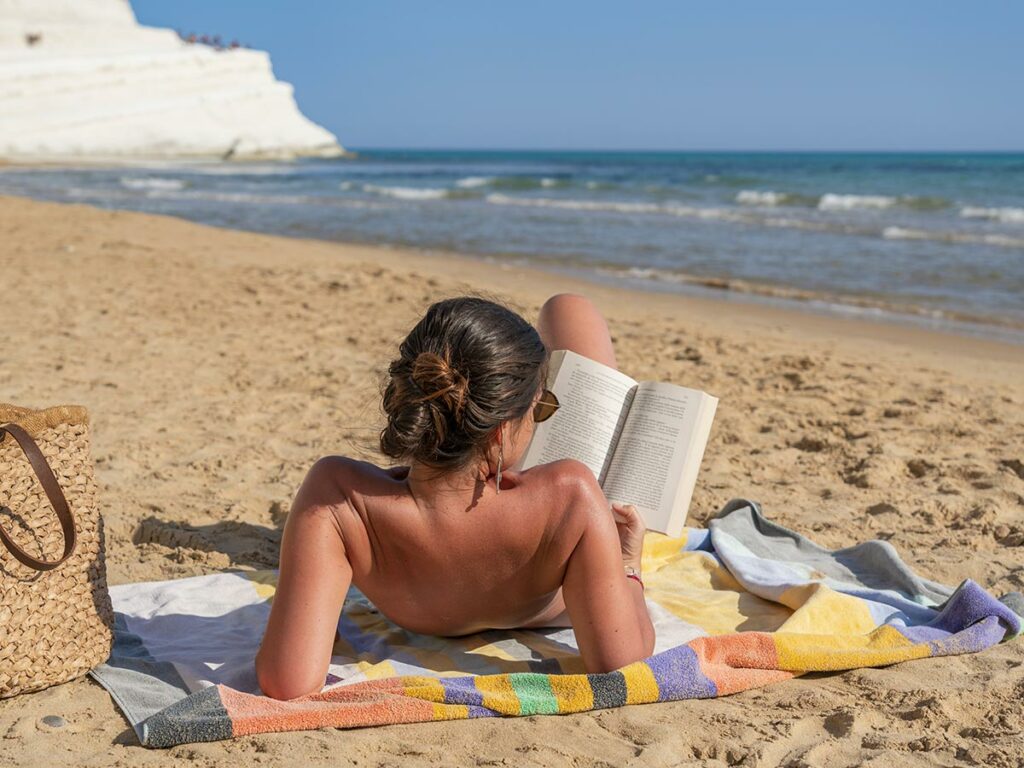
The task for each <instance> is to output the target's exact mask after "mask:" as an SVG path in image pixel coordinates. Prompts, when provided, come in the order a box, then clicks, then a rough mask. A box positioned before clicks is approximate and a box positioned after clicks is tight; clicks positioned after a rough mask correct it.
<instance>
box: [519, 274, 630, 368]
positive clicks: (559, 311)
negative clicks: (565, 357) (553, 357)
mask: <svg viewBox="0 0 1024 768" xmlns="http://www.w3.org/2000/svg"><path fill="white" fill-rule="evenodd" d="M537 331H538V332H539V333H540V337H541V339H542V340H543V341H544V345H545V346H546V347H547V348H548V349H549V350H551V351H554V350H556V349H571V350H572V351H573V352H576V353H577V354H580V355H583V356H584V357H589V358H590V359H591V360H597V361H598V362H599V363H604V364H605V365H608V366H611V367H612V368H616V369H617V368H618V367H619V366H618V364H617V363H616V361H615V349H614V347H613V346H612V337H611V333H610V332H609V330H608V323H606V322H605V319H604V316H603V315H602V314H601V313H600V311H598V309H597V307H595V306H594V304H593V302H591V301H590V299H588V298H587V297H586V296H581V295H579V294H577V293H558V294H555V295H554V296H552V297H551V298H550V299H548V300H547V301H545V302H544V306H543V307H541V309H540V317H539V318H538V320H537Z"/></svg>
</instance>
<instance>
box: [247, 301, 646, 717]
mask: <svg viewBox="0 0 1024 768" xmlns="http://www.w3.org/2000/svg"><path fill="white" fill-rule="evenodd" d="M555 349H571V350H573V351H575V352H577V353H579V354H581V355H584V356H586V357H590V358H592V359H594V360H598V361H599V362H602V363H604V364H605V365H610V366H612V367H616V363H615V353H614V350H613V349H612V341H611V337H610V335H609V332H608V327H607V325H606V323H605V320H604V318H603V317H602V316H601V314H600V313H599V312H598V311H597V309H596V308H595V307H594V306H593V305H592V304H591V303H590V302H589V301H588V300H587V299H585V298H584V297H582V296H577V295H574V294H559V295H557V296H553V297H552V298H550V299H548V301H547V302H546V303H545V304H544V306H543V308H542V309H541V313H540V319H539V322H538V327H537V328H536V329H535V328H534V327H533V326H532V325H530V324H529V323H528V322H526V321H525V320H524V319H523V318H522V317H520V316H519V315H518V314H516V313H515V312H513V311H511V310H509V309H507V308H506V307H503V306H501V305H499V304H496V303H493V302H490V301H487V300H485V299H481V298H476V297H461V298H454V299H447V300H445V301H441V302H438V303H436V304H434V305H432V306H431V307H430V309H429V310H428V311H427V313H426V315H425V316H424V317H423V319H422V320H420V322H419V323H418V324H417V325H416V327H415V328H413V329H412V331H411V332H410V333H409V335H408V337H407V338H406V339H405V341H404V342H402V344H401V346H400V347H399V357H398V358H397V359H396V360H394V361H393V362H392V363H391V366H390V368H389V376H390V379H389V381H388V383H387V385H386V389H385V391H384V398H383V409H384V412H385V414H386V416H387V424H386V426H385V427H384V429H383V431H382V432H381V435H380V447H381V450H382V452H383V453H384V454H385V455H387V456H389V457H391V458H394V459H398V460H400V461H408V462H409V465H408V466H400V467H392V468H390V469H382V468H379V467H377V466H375V465H373V464H370V463H367V462H363V461H356V460H354V459H348V458H344V457H341V456H331V457H327V458H324V459H321V460H320V461H318V462H317V463H316V464H315V465H314V466H313V468H312V469H311V470H310V471H309V473H308V475H307V476H306V479H305V481H304V482H303V484H302V487H301V488H300V489H299V491H298V494H297V495H296V497H295V501H294V503H293V505H292V509H291V513H290V514H289V516H288V522H287V524H286V525H285V529H284V538H283V540H282V543H281V564H280V575H279V579H278V585H277V592H276V594H275V596H274V601H273V606H272V608H271V612H270V619H269V622H268V624H267V629H266V634H265V635H264V637H263V643H262V646H261V647H260V651H259V653H258V654H257V656H256V673H257V676H258V679H259V683H260V687H261V688H262V689H263V692H264V693H265V694H267V695H268V696H272V697H274V698H278V699H291V698H296V697H299V696H303V695H306V694H310V693H316V692H318V691H320V690H321V688H322V687H323V685H324V680H325V678H326V675H327V668H328V664H329V662H330V657H331V648H332V645H333V643H334V637H335V631H336V628H337V624H338V617H339V615H340V613H341V609H342V604H343V603H344V600H345V594H346V592H347V591H348V588H349V585H350V584H355V585H356V587H358V588H359V589H360V590H361V591H362V592H363V594H365V595H366V596H367V598H369V599H370V600H371V601H372V602H373V603H374V605H375V606H376V607H377V609H378V610H380V611H381V613H383V614H384V615H385V616H386V617H387V618H389V619H390V620H391V621H393V622H394V623H395V624H398V625H399V626H401V627H404V628H405V629H407V630H409V631H411V632H419V633H423V634H430V635H444V636H457V635H465V634H469V633H473V632H479V631H482V630H485V629H512V628H517V627H552V626H562V627H564V626H572V627H573V629H574V631H575V635H576V640H577V643H578V645H579V650H580V655H581V656H582V658H583V663H584V665H585V667H586V669H587V671H588V672H606V671H610V670H613V669H617V668H619V667H622V666H624V665H626V664H630V663H632V662H634V661H639V660H640V659H643V658H646V657H647V656H649V655H651V653H652V652H653V648H654V628H653V627H652V625H651V619H650V616H649V615H648V612H647V605H646V603H645V602H644V595H643V584H642V582H641V581H640V579H639V572H640V554H641V548H642V544H643V535H644V525H643V521H642V520H641V519H640V516H639V515H638V514H637V511H636V509H635V508H634V507H633V506H631V505H621V506H620V505H615V506H614V508H612V507H611V506H610V505H609V503H608V501H607V499H606V498H605V496H604V493H603V491H602V490H601V488H600V486H598V484H597V481H596V479H595V478H594V475H593V473H592V472H591V471H590V470H589V469H588V468H587V467H586V466H585V465H584V464H582V463H581V462H578V461H575V460H572V459H565V460H562V461H555V462H552V463H550V464H543V465H540V466H536V467H533V468H531V469H528V470H525V471H512V470H511V469H509V468H510V467H512V466H514V465H515V464H516V463H517V461H518V460H519V458H520V456H521V455H522V453H523V451H524V450H525V449H526V446H527V444H528V443H529V441H530V437H531V435H532V434H533V428H534V423H535V422H536V421H542V420H544V419H546V418H556V419H557V418H558V413H557V401H556V400H555V399H554V396H553V395H552V394H551V393H550V392H548V391H547V390H546V389H545V388H544V383H545V381H546V374H547V365H548V355H549V352H550V351H551V350H555Z"/></svg>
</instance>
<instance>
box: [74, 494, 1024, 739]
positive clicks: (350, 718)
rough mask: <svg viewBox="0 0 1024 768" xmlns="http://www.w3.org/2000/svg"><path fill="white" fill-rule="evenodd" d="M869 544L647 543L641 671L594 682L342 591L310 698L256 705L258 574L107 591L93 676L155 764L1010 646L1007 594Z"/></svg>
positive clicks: (553, 641)
mask: <svg viewBox="0 0 1024 768" xmlns="http://www.w3.org/2000/svg"><path fill="white" fill-rule="evenodd" d="M882 544H884V543H882V542H868V543H867V544H863V545H859V547H851V548H849V549H846V550H839V551H837V552H829V551H827V550H823V549H821V548H819V547H817V546H816V545H814V544H813V543H812V542H810V541H808V540H807V539H804V538H803V537H801V536H799V535H797V534H795V533H793V532H791V531H787V530H786V529H783V528H780V527H779V526H775V525H773V524H771V523H769V522H768V521H766V520H765V519H764V518H763V516H762V515H761V513H760V509H759V508H758V506H757V505H756V504H755V503H753V502H749V501H746V500H736V501H733V502H730V504H729V505H726V507H725V508H724V509H723V511H722V512H721V513H720V514H719V517H718V518H717V519H716V520H714V521H712V523H711V525H710V529H709V531H688V532H687V534H686V536H684V537H683V538H681V539H668V538H666V537H661V536H656V535H653V534H652V535H649V536H648V541H647V542H646V544H645V551H644V570H645V580H646V581H647V583H648V594H649V605H650V608H651V613H652V616H653V618H654V621H655V627H656V631H657V633H658V646H657V647H656V649H655V650H656V653H655V654H654V655H653V656H651V657H650V658H648V659H646V660H644V661H641V662H637V663H635V664H630V665H629V666H627V667H623V668H622V669H620V670H617V671H615V672H609V673H607V674H598V675H594V674H585V673H583V671H582V668H581V666H580V664H579V657H578V655H577V653H576V648H575V641H574V639H573V637H572V632H571V630H548V631H539V632H534V631H529V632H528V631H518V632H487V633H483V634H482V635H478V636H474V637H472V638H428V637H424V636H419V635H413V634H410V633H407V632H405V631H404V630H402V629H400V628H399V627H396V626H395V625H394V624H391V623H390V622H389V621H387V620H386V619H384V618H383V617H382V616H381V615H380V614H379V613H378V612H376V611H375V610H374V609H373V607H372V606H371V605H370V604H369V603H368V602H367V601H366V600H365V598H363V597H362V596H361V595H359V594H358V593H357V592H355V591H354V592H353V594H352V595H350V599H349V601H348V602H347V603H346V609H345V612H344V615H343V617H342V619H341V622H340V623H339V641H338V643H337V644H336V646H335V656H334V658H333V659H332V665H331V674H330V676H329V677H328V680H327V685H326V687H325V688H324V690H323V691H322V692H320V693H318V694H315V695H312V696H307V697H304V698H302V699H298V700H295V701H289V702H281V701H276V700H273V699H269V698H267V697H265V696H262V695H260V694H259V688H258V686H257V685H256V683H255V677H254V673H253V671H252V658H253V656H254V655H255V649H256V646H257V645H258V643H259V638H260V636H261V635H262V623H263V622H265V621H266V614H267V610H268V609H267V603H268V601H269V598H270V597H271V596H272V587H273V574H272V573H268V572H258V573H228V574H216V575H213V576H206V577H198V578H194V579H183V580H180V581H171V582H157V583H150V584H134V585H125V586H122V587H115V588H114V590H113V592H114V595H113V597H114V604H115V608H116V609H117V611H118V613H119V622H118V628H117V630H118V631H117V642H116V645H115V650H114V654H113V656H112V657H111V659H110V661H109V662H108V663H107V664H105V665H103V666H101V667H100V668H98V669H97V670H95V672H94V676H95V677H96V678H97V679H98V680H99V681H100V682H101V683H102V684H103V685H104V686H105V687H107V689H108V690H110V692H111V693H112V694H113V695H114V698H115V701H117V703H118V704H119V705H120V706H121V708H122V709H123V710H124V712H125V714H126V716H127V717H128V718H129V720H130V721H131V722H132V723H133V725H135V727H136V731H137V733H138V734H139V738H140V740H141V741H142V743H143V744H145V745H147V746H151V747H167V746H172V745H175V744H182V743H189V742H196V741H210V740H216V739H227V738H233V737H236V736H242V735H246V734H254V733H265V732H268V731H287V730H300V729H310V728H322V727H325V726H333V727H339V728H353V727H360V726H370V725H384V724H390V723H411V722H423V721H433V720H462V719H468V718H476V717H495V716H504V717H515V716H523V715H554V714H567V713H572V712H586V711H588V710H594V709H603V708H608V707H619V706H623V705H626V704H647V703H653V702H659V701H674V700H678V699H691V698H710V697H713V696H722V695H726V694H730V693H736V692H738V691H743V690H746V689H749V688H755V687H758V686H762V685H767V684H769V683H773V682H777V681H780V680H786V679H789V678H791V677H794V676H796V675H800V674H803V673H804V672H810V671H837V670H844V669H853V668H857V667H874V666H883V665H888V664H893V663H897V662H903V661H910V660H913V659H920V658H925V657H929V656H945V655H953V654H960V653H976V652H978V651H981V650H984V649H985V648H988V647H990V646H992V645H995V644H996V643H999V642H1000V641H1003V640H1006V639H1009V638H1011V637H1016V636H1018V635H1019V634H1020V633H1021V618H1020V616H1019V613H1020V612H1022V603H1024V601H1022V600H1021V598H1020V595H1019V594H1017V593H1013V594H1011V595H1009V596H1005V597H1004V598H1001V599H999V600H997V599H996V598H994V597H993V596H991V595H989V594H988V593H987V592H985V590H983V589H982V588H981V587H980V586H978V585H977V584H976V583H974V582H973V581H970V580H968V581H965V582H964V583H963V584H961V585H960V586H959V587H958V588H957V589H955V590H951V589H949V588H948V587H944V586H942V585H939V584H936V583H933V582H928V581H925V580H921V579H919V578H918V577H917V576H916V575H914V574H913V572H912V571H910V570H909V569H908V568H907V567H906V566H905V565H904V564H903V563H902V562H901V561H900V560H899V558H898V557H897V556H896V554H895V552H894V551H893V550H892V548H891V547H889V546H888V545H887V544H886V545H884V546H879V545H882ZM187 605H191V606H192V612H191V613H188V612H186V609H185V608H184V606H187ZM741 627H742V629H743V630H744V631H739V630H740V629H741Z"/></svg>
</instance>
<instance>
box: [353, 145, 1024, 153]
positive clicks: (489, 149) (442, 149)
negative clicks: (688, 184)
mask: <svg viewBox="0 0 1024 768" xmlns="http://www.w3.org/2000/svg"><path fill="white" fill-rule="evenodd" d="M345 150H346V151H348V152H354V153H358V152H563V153H569V152H577V153H587V152H591V153H593V152H603V153H609V154H611V153H630V154H640V153H648V154H668V153H690V154H722V153H737V154H740V153H743V154H822V155H830V154H832V155H834V154H849V155H856V154H862V155H869V154H875V155H885V154H890V155H894V154H917V155H1021V154H1024V148H1022V149H727V148H720V149H668V148H658V149H650V148H648V149H630V148H620V149H614V148H608V147H587V148H579V147H576V148H571V149H570V148H564V147H455V146H452V147H408V146H406V147H403V146H397V145H396V146H362V147H359V146H354V145H351V144H345Z"/></svg>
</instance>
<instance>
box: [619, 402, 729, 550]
mask: <svg viewBox="0 0 1024 768" xmlns="http://www.w3.org/2000/svg"><path fill="white" fill-rule="evenodd" d="M705 398H708V396H707V395H705V394H704V393H703V392H699V391H698V390H695V389H686V388H685V387H680V386H677V385H675V384H667V383H658V382H644V383H642V384H640V385H639V386H638V387H637V389H636V394H635V396H634V399H633V404H632V407H631V408H630V411H629V414H628V416H627V418H626V421H625V423H624V424H623V427H622V433H621V435H620V436H619V442H618V445H617V446H616V448H615V452H614V455H613V458H612V462H611V465H610V467H609V470H608V473H607V476H606V478H605V483H604V492H605V496H607V497H608V499H609V501H616V502H620V503H624V504H634V505H635V506H636V507H637V509H638V510H639V511H640V514H641V516H642V517H643V518H644V523H645V524H646V526H647V527H648V528H649V529H651V530H655V531H661V532H663V533H664V532H667V530H668V528H669V522H670V520H671V519H672V518H673V514H672V513H673V507H674V502H675V497H676V491H677V488H678V487H679V485H680V479H681V478H682V476H683V474H684V469H685V468H686V463H687V457H688V455H689V454H690V453H691V450H690V449H691V443H693V442H694V439H695V432H696V429H695V427H696V425H697V424H698V422H699V421H703V420H702V419H701V418H700V416H701V403H702V400H704V399H705ZM709 399H713V398H709ZM705 440H706V437H705ZM701 450H703V446H701ZM694 480H696V476H694ZM674 527H678V526H674Z"/></svg>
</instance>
